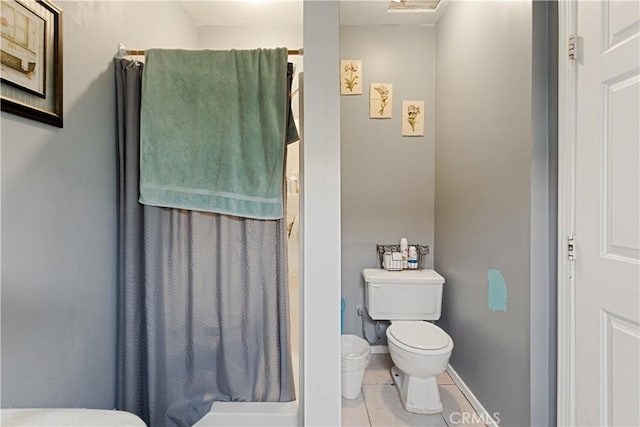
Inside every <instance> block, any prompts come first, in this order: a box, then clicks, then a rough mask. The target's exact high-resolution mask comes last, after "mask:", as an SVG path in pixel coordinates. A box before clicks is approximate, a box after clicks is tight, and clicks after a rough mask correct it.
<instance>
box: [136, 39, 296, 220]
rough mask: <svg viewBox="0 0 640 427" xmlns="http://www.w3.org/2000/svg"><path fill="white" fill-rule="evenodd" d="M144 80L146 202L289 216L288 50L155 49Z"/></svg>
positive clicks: (143, 200)
mask: <svg viewBox="0 0 640 427" xmlns="http://www.w3.org/2000/svg"><path fill="white" fill-rule="evenodd" d="M142 84H143V86H142V106H141V124H140V203H143V204H147V205H153V206H163V207H172V208H180V209H189V210H199V211H208V212H216V213H222V214H229V215H236V216H242V217H248V218H257V219H279V218H282V216H283V205H282V202H283V195H282V188H283V169H284V150H285V144H286V142H287V131H288V130H289V127H288V125H287V113H288V106H289V92H288V87H287V50H286V49H284V48H278V49H256V50H231V51H215V50H170V49H152V50H148V51H147V53H146V59H145V66H144V74H143V83H142ZM294 131H295V127H294Z"/></svg>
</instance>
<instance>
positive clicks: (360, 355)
mask: <svg viewBox="0 0 640 427" xmlns="http://www.w3.org/2000/svg"><path fill="white" fill-rule="evenodd" d="M370 357H371V347H370V346H369V343H368V342H367V341H365V340H363V339H362V338H360V337H358V336H356V335H342V358H341V359H342V360H341V362H342V396H343V397H344V398H345V399H355V398H356V397H358V395H359V394H360V389H361V388H362V379H363V378H364V370H365V369H366V368H367V365H368V364H369V358H370Z"/></svg>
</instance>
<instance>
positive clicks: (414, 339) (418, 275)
mask: <svg viewBox="0 0 640 427" xmlns="http://www.w3.org/2000/svg"><path fill="white" fill-rule="evenodd" d="M362 276H363V278H364V281H365V284H366V286H365V293H366V295H365V300H366V306H367V312H368V313H369V316H370V317H371V318H372V319H374V320H390V321H391V326H389V327H388V328H387V343H388V346H389V353H390V355H391V359H392V360H393V364H394V365H395V366H394V367H393V368H391V375H392V376H393V380H394V383H395V385H396V388H397V389H398V393H399V395H400V399H401V400H402V404H403V405H404V408H405V409H406V410H407V411H409V412H415V413H418V414H435V413H438V412H442V402H441V400H440V392H439V391H438V381H437V379H436V376H437V375H438V374H440V373H442V372H444V371H445V370H446V369H447V366H448V363H449V357H450V356H451V352H452V351H453V340H452V339H451V337H450V336H449V335H448V334H447V333H446V332H445V331H443V330H442V329H440V328H439V327H437V326H436V325H434V324H433V323H430V322H429V321H432V320H437V319H439V318H440V312H441V308H442V287H443V285H444V278H443V277H442V276H440V275H439V274H438V273H437V272H435V271H434V270H426V269H425V270H420V271H415V270H414V271H385V270H382V269H372V268H368V269H364V270H363V272H362Z"/></svg>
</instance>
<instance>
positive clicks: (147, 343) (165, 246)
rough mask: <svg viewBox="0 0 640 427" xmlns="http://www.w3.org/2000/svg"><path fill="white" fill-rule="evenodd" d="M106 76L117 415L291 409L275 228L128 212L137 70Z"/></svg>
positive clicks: (135, 153)
mask: <svg viewBox="0 0 640 427" xmlns="http://www.w3.org/2000/svg"><path fill="white" fill-rule="evenodd" d="M114 65H115V74H116V97H117V120H118V135H117V140H118V146H117V150H118V170H119V260H118V274H119V277H118V282H119V287H118V358H117V360H118V369H117V376H118V377H117V398H116V401H117V408H118V409H121V410H126V411H130V412H133V413H135V414H137V415H138V416H140V417H141V418H142V419H144V420H145V422H147V424H148V425H149V426H150V427H158V426H191V425H193V424H194V423H195V422H196V421H197V420H198V419H200V418H201V417H202V416H204V415H205V414H206V413H207V412H208V411H209V410H210V408H211V404H212V403H213V401H216V400H219V401H251V402H256V401H290V400H293V399H294V398H295V397H294V390H293V372H292V365H291V351H290V340H289V314H288V292H287V281H286V279H287V270H286V257H285V251H286V234H285V233H286V224H285V222H284V220H277V221H263V220H254V219H247V218H239V217H232V216H226V215H217V214H211V213H203V212H195V211H185V210H178V209H169V208H158V207H153V206H143V205H141V204H139V203H138V196H139V191H138V179H139V146H140V140H139V125H140V96H141V80H142V67H143V64H141V63H139V62H136V61H131V60H128V59H115V60H114ZM283 143H284V141H283Z"/></svg>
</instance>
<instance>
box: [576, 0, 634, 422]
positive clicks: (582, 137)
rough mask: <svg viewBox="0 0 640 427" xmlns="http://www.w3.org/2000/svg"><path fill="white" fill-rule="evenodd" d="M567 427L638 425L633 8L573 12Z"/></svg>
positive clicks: (601, 5) (614, 5)
mask: <svg viewBox="0 0 640 427" xmlns="http://www.w3.org/2000/svg"><path fill="white" fill-rule="evenodd" d="M577 36H578V40H579V47H580V48H579V50H578V52H579V56H578V59H577V60H578V64H577V109H576V111H577V126H576V170H575V174H576V175H575V186H576V187H575V192H576V193H575V194H576V202H575V203H576V205H575V239H576V261H575V268H576V275H575V331H574V332H575V388H574V390H575V403H576V408H575V409H576V413H575V421H576V424H577V425H579V426H639V425H640V415H639V413H638V401H640V385H639V379H638V378H639V374H640V372H639V368H638V366H640V350H639V349H640V327H639V320H640V315H639V311H640V307H639V306H640V292H639V288H640V224H639V223H640V172H639V164H640V124H639V122H640V54H639V52H640V3H638V2H636V1H602V2H594V1H580V2H578V3H577Z"/></svg>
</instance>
